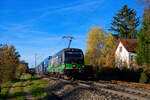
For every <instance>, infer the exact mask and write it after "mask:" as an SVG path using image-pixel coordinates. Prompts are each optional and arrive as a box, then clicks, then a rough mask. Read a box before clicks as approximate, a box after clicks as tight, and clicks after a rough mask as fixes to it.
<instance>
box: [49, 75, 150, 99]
mask: <svg viewBox="0 0 150 100" xmlns="http://www.w3.org/2000/svg"><path fill="white" fill-rule="evenodd" d="M47 80H51V81H52V80H53V81H56V80H57V81H58V80H59V81H60V82H64V83H65V84H70V85H73V86H75V87H76V88H77V87H82V88H84V89H86V90H87V91H88V92H92V93H93V96H101V97H103V98H105V99H104V100H150V92H149V91H148V90H144V89H139V88H132V87H125V86H120V85H117V84H110V83H101V82H95V81H82V80H76V81H70V80H64V79H58V78H54V77H49V78H47ZM60 89H61V88H60ZM56 95H57V94H56ZM61 95H63V94H61ZM58 97H59V98H61V97H63V96H61V97H60V96H59V95H58ZM102 100H103V99H102Z"/></svg>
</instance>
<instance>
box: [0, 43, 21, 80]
mask: <svg viewBox="0 0 150 100" xmlns="http://www.w3.org/2000/svg"><path fill="white" fill-rule="evenodd" d="M19 57H20V55H19V53H18V52H16V49H15V48H14V46H12V45H11V46H10V47H8V46H7V45H5V46H3V48H2V50H1V51H0V69H1V70H0V73H1V77H0V80H1V81H3V82H5V81H10V80H13V79H14V78H15V71H16V66H17V64H18V63H19Z"/></svg>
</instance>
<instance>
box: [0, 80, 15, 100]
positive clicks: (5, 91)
mask: <svg viewBox="0 0 150 100" xmlns="http://www.w3.org/2000/svg"><path fill="white" fill-rule="evenodd" d="M12 84H13V82H7V83H4V84H2V87H1V96H0V100H4V99H6V98H7V97H8V92H9V89H10V88H11V86H12Z"/></svg>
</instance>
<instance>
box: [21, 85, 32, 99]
mask: <svg viewBox="0 0 150 100" xmlns="http://www.w3.org/2000/svg"><path fill="white" fill-rule="evenodd" d="M23 90H24V93H25V96H26V100H34V97H33V96H32V95H31V94H30V93H29V91H28V90H27V88H26V86H25V83H24V84H23Z"/></svg>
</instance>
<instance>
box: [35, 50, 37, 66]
mask: <svg viewBox="0 0 150 100" xmlns="http://www.w3.org/2000/svg"><path fill="white" fill-rule="evenodd" d="M36 56H37V54H36V53H35V68H36Z"/></svg>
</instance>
